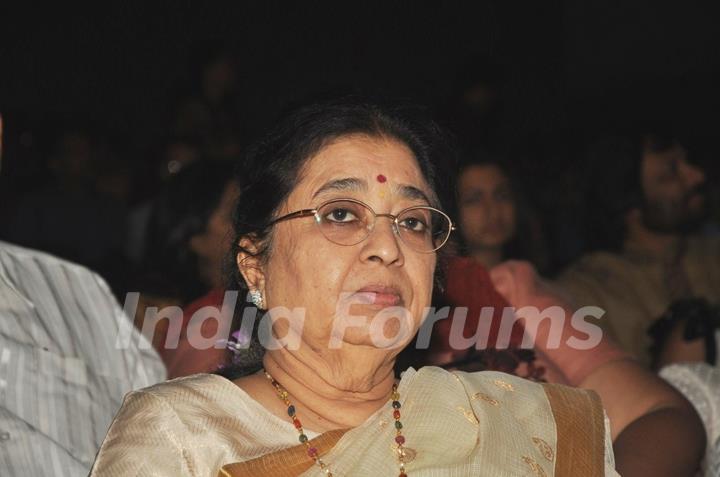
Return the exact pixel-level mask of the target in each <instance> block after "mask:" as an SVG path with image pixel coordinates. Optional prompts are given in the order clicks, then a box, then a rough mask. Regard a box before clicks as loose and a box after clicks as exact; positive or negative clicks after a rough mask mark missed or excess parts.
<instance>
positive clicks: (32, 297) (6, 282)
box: [0, 242, 165, 477]
mask: <svg viewBox="0 0 720 477" xmlns="http://www.w3.org/2000/svg"><path fill="white" fill-rule="evenodd" d="M119 334H125V335H126V336H128V335H130V336H132V337H133V338H132V339H131V340H125V342H127V341H129V342H130V344H129V345H128V346H126V347H124V348H123V349H117V346H116V342H117V340H118V335H119ZM142 339H143V338H141V337H140V334H139V333H137V332H136V331H135V330H134V329H133V327H132V323H131V322H130V320H128V319H127V317H126V316H125V314H124V313H123V311H122V310H121V309H120V307H119V305H118V303H117V301H116V300H115V298H114V297H113V295H112V294H111V292H110V290H109V288H108V286H107V284H106V283H105V282H104V281H103V279H102V278H100V277H99V276H98V275H96V274H95V273H93V272H91V271H89V270H87V269H86V268H83V267H81V266H79V265H75V264H72V263H69V262H65V261H63V260H60V259H58V258H55V257H53V256H50V255H47V254H44V253H42V252H37V251H34V250H28V249H24V248H21V247H17V246H15V245H10V244H7V243H4V242H0V475H2V476H4V477H11V476H21V475H22V476H27V475H52V476H66V475H67V476H78V475H87V473H88V472H89V470H90V467H91V465H92V462H93V460H94V457H95V453H96V452H97V449H99V447H100V445H101V443H102V440H103V438H104V437H105V433H106V432H107V429H108V427H109V426H110V423H111V421H112V418H113V416H114V414H115V412H117V410H118V409H119V408H120V405H121V403H122V398H123V396H124V395H125V394H126V393H127V392H129V391H131V390H133V389H137V388H141V387H145V386H148V385H150V384H154V383H157V382H159V381H162V380H163V379H164V378H165V368H164V367H163V365H162V362H161V361H160V359H159V357H158V356H157V354H156V353H155V352H154V351H153V350H152V348H151V347H149V346H145V344H146V343H143V342H142ZM141 343H142V344H143V346H142V348H143V349H140V344H141Z"/></svg>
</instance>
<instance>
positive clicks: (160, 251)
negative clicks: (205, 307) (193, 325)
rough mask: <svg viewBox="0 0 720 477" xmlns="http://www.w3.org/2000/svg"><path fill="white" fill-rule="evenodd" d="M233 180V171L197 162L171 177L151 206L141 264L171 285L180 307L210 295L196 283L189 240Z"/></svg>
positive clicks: (203, 227)
mask: <svg viewBox="0 0 720 477" xmlns="http://www.w3.org/2000/svg"><path fill="white" fill-rule="evenodd" d="M232 180H233V167H232V165H231V164H229V163H227V162H222V161H210V160H201V161H198V162H195V163H193V164H190V165H189V166H187V167H185V168H183V169H182V170H181V171H180V172H178V173H177V174H176V175H174V176H172V177H171V179H170V180H169V181H168V183H167V184H166V185H165V187H164V188H163V190H162V192H161V193H160V194H159V196H158V197H157V199H156V200H155V202H154V204H153V209H152V212H151V217H150V220H149V228H148V232H147V243H146V251H145V254H144V255H145V257H146V260H144V261H145V262H146V263H148V264H150V265H149V266H148V267H146V268H147V269H148V271H150V272H152V273H155V274H157V273H158V271H159V272H160V273H159V277H162V278H161V279H162V280H164V281H166V282H167V283H173V284H174V287H175V289H176V293H177V294H178V295H180V297H181V298H183V299H184V301H189V300H192V299H195V298H198V297H200V296H202V295H203V294H205V293H206V292H207V291H208V286H207V285H206V284H204V283H202V281H201V280H200V279H199V277H200V273H199V271H198V263H197V257H196V256H195V254H194V253H193V252H192V251H191V249H190V239H191V238H192V237H193V236H195V235H197V234H201V233H203V232H204V231H205V230H206V228H207V225H208V221H209V220H210V216H211V215H212V213H213V211H214V210H215V209H216V208H217V207H218V205H219V204H220V200H221V198H222V195H223V192H224V191H225V188H226V187H227V185H228V184H229V183H230V182H231V181H232Z"/></svg>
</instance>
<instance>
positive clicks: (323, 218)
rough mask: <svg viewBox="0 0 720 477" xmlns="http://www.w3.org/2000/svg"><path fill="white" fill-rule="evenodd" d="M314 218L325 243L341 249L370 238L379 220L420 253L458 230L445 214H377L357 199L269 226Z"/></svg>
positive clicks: (423, 210)
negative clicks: (341, 246) (382, 218)
mask: <svg viewBox="0 0 720 477" xmlns="http://www.w3.org/2000/svg"><path fill="white" fill-rule="evenodd" d="M310 216H315V223H316V224H317V225H318V227H319V228H320V232H322V234H323V235H324V236H325V238H326V239H328V240H329V241H331V242H332V243H335V244H338V245H348V246H349V245H355V244H358V243H360V242H362V241H363V240H365V239H366V238H368V237H369V236H370V234H371V233H372V231H373V229H374V228H375V221H376V219H377V218H378V217H387V218H388V219H390V220H391V221H392V224H393V231H394V232H395V234H396V235H397V236H398V237H399V238H400V240H401V241H402V243H404V244H405V245H407V246H408V247H410V248H411V249H413V250H415V251H416V252H420V253H432V252H435V251H436V250H438V249H440V247H442V246H443V245H445V243H446V242H447V241H448V239H449V238H450V233H451V232H452V231H453V230H455V226H454V225H453V223H452V220H450V217H448V215H447V214H445V212H443V211H441V210H438V209H435V208H434V207H428V206H424V205H419V206H415V207H408V208H407V209H404V210H402V211H400V212H399V213H398V214H397V215H392V214H376V213H375V211H374V210H373V209H372V208H370V206H369V205H367V204H365V203H363V202H360V201H359V200H355V199H333V200H330V201H328V202H324V203H323V204H321V205H320V206H318V207H317V208H316V209H303V210H298V211H296V212H292V213H289V214H287V215H283V216H282V217H278V218H277V219H275V220H273V221H272V222H270V226H273V225H275V224H277V223H278V222H282V221H285V220H290V219H296V218H298V217H310Z"/></svg>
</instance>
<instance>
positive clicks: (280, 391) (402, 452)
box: [263, 370, 413, 477]
mask: <svg viewBox="0 0 720 477" xmlns="http://www.w3.org/2000/svg"><path fill="white" fill-rule="evenodd" d="M263 372H264V373H265V377H267V378H268V380H269V381H270V383H271V384H272V385H273V387H274V388H275V391H277V395H278V398H280V400H281V401H282V402H284V403H285V405H286V406H287V413H288V416H290V419H292V422H293V424H294V425H295V429H297V431H298V433H299V436H298V440H299V441H300V443H301V444H303V445H305V447H306V448H307V455H308V456H309V457H310V458H311V459H312V460H313V461H315V464H316V465H317V466H318V467H320V469H322V470H323V471H324V472H325V475H327V476H328V477H333V473H332V471H331V470H330V467H328V465H327V464H326V463H325V462H324V461H323V460H322V459H321V458H320V456H319V455H318V450H317V448H315V447H313V446H312V444H310V441H309V439H308V436H307V435H306V434H305V431H304V430H303V425H302V423H301V422H300V419H299V418H298V417H297V414H296V413H295V406H293V405H292V403H291V402H290V399H289V397H288V392H287V391H286V390H285V389H284V388H283V387H282V386H280V383H278V382H277V381H275V378H273V377H272V376H271V375H270V373H268V372H267V371H266V370H263ZM390 399H391V401H392V403H391V405H392V409H393V413H392V416H393V419H394V420H395V444H396V446H397V447H396V449H395V450H396V452H397V454H398V466H399V468H400V474H399V475H398V477H407V473H406V472H405V461H406V460H408V461H409V459H406V458H405V456H406V455H409V454H412V453H413V451H412V450H411V449H408V448H405V447H404V444H405V436H403V434H402V428H403V425H402V422H400V408H401V407H402V405H401V404H400V393H399V392H398V390H397V384H393V387H392V393H391V394H390ZM408 451H410V452H408Z"/></svg>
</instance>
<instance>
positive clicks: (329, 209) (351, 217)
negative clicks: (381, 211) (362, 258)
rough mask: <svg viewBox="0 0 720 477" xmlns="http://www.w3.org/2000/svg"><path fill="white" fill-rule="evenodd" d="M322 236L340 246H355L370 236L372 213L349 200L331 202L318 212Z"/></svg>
mask: <svg viewBox="0 0 720 477" xmlns="http://www.w3.org/2000/svg"><path fill="white" fill-rule="evenodd" d="M317 220H318V224H319V225H320V230H321V231H322V234H323V235H324V236H325V237H326V238H327V239H328V240H330V241H331V242H334V243H336V244H338V245H355V244H356V243H360V242H362V241H363V240H365V238H366V237H367V236H368V234H369V231H370V228H369V225H370V224H371V223H372V211H371V210H370V209H368V208H367V207H365V206H364V205H362V204H358V203H357V202H352V201H347V200H336V201H333V202H329V203H327V204H325V205H323V206H322V207H320V209H318V211H317Z"/></svg>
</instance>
